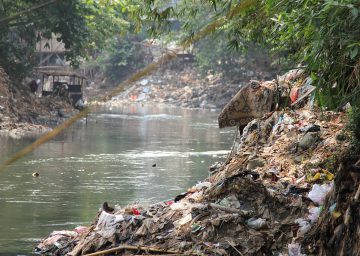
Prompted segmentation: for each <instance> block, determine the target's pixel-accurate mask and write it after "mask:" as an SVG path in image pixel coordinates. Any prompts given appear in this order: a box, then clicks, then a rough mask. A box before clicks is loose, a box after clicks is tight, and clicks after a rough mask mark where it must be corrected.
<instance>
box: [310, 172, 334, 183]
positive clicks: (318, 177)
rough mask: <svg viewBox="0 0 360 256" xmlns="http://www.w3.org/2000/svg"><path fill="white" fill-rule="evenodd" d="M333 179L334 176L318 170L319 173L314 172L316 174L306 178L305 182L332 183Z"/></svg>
mask: <svg viewBox="0 0 360 256" xmlns="http://www.w3.org/2000/svg"><path fill="white" fill-rule="evenodd" d="M333 179H334V174H332V173H331V172H329V171H328V170H320V171H318V172H316V174H315V175H314V176H312V177H308V178H307V181H308V182H315V181H318V180H328V181H332V180H333Z"/></svg>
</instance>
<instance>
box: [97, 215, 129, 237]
mask: <svg viewBox="0 0 360 256" xmlns="http://www.w3.org/2000/svg"><path fill="white" fill-rule="evenodd" d="M123 220H124V217H123V215H114V214H110V213H107V212H104V211H102V212H101V214H100V216H99V220H98V222H97V225H96V227H95V231H96V232H97V233H98V234H99V235H101V236H102V237H105V238H110V237H111V236H113V235H114V234H115V232H116V227H117V223H119V222H121V221H123Z"/></svg>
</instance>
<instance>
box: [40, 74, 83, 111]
mask: <svg viewBox="0 0 360 256" xmlns="http://www.w3.org/2000/svg"><path fill="white" fill-rule="evenodd" d="M39 72H40V74H41V85H42V89H41V95H42V96H49V95H52V96H60V97H64V98H67V99H69V100H70V102H71V104H72V105H73V106H75V107H78V104H79V102H80V101H82V102H83V92H82V89H83V86H85V83H86V77H85V76H83V75H81V74H78V73H76V72H74V71H65V70H41V71H39Z"/></svg>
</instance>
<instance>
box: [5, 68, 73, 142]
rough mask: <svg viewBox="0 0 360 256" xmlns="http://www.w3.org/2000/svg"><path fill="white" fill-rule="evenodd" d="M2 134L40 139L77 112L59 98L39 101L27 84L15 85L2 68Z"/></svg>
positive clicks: (40, 99) (47, 98)
mask: <svg viewBox="0 0 360 256" xmlns="http://www.w3.org/2000/svg"><path fill="white" fill-rule="evenodd" d="M0 95H1V97H0V135H2V136H10V137H12V138H21V137H24V136H39V135H41V134H43V133H46V132H48V131H50V130H51V127H54V126H56V125H58V124H60V123H62V122H63V121H64V120H65V118H66V117H69V116H70V115H71V113H72V112H74V109H73V107H72V106H71V104H70V103H68V102H67V101H65V100H64V99H61V98H58V97H51V98H50V97H41V98H39V97H38V96H37V95H35V94H34V93H31V92H30V89H29V88H28V87H26V86H25V85H24V87H22V88H17V87H15V86H12V84H11V81H10V80H9V78H8V76H7V74H6V73H5V72H4V71H3V69H1V68H0Z"/></svg>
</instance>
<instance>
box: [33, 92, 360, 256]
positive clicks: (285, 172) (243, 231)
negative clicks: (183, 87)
mask: <svg viewBox="0 0 360 256" xmlns="http://www.w3.org/2000/svg"><path fill="white" fill-rule="evenodd" d="M299 97H301V95H300V96H299ZM295 98H296V97H295ZM296 100H297V99H294V102H296ZM313 109H314V107H313V106H308V105H305V106H304V107H302V108H297V109H292V110H290V109H288V110H286V111H274V112H271V113H268V114H266V115H265V116H264V117H261V118H257V119H254V120H253V121H251V122H250V123H248V124H247V125H246V127H245V128H244V130H243V133H242V135H241V137H240V138H239V140H238V141H237V143H236V144H235V145H234V147H233V153H232V154H231V156H230V157H229V159H228V160H227V161H226V163H216V164H214V166H211V167H210V169H209V172H210V175H209V178H207V179H206V180H204V181H203V182H201V183H199V184H196V185H195V186H193V187H192V188H190V189H188V191H186V192H184V193H183V194H181V195H178V196H177V197H176V198H174V199H173V200H170V201H165V202H159V203H157V204H154V205H151V206H147V207H145V206H142V205H140V204H136V205H128V206H123V207H120V206H118V205H115V206H114V207H110V206H109V205H108V204H107V203H104V204H103V206H102V207H101V209H100V210H99V212H98V214H97V217H96V218H95V220H94V222H93V223H92V224H91V225H90V226H88V227H77V228H76V229H75V230H73V231H56V232H54V233H52V234H51V235H50V236H49V237H47V238H45V239H43V240H42V241H41V242H40V244H39V245H38V246H37V252H38V253H39V254H49V255H72V256H75V255H111V254H114V253H118V255H159V254H161V255H170V254H172V255H173V254H175V255H291V256H297V255H302V253H304V252H309V251H310V252H312V253H314V252H318V250H319V249H318V248H319V247H318V245H317V244H316V243H315V240H314V241H311V242H309V241H307V240H306V239H308V234H316V232H315V233H314V229H316V228H318V222H319V221H321V222H324V221H325V220H327V221H334V222H336V223H338V224H336V225H340V224H339V223H345V224H342V225H349V223H350V222H351V221H355V220H352V219H350V220H349V217H346V216H348V215H349V214H350V213H347V212H346V211H350V210H347V208H346V207H345V208H344V206H343V205H344V203H342V206H340V202H337V201H339V199H336V197H335V195H336V193H337V192H334V191H338V190H339V187H338V184H337V183H336V177H338V175H339V174H338V173H343V172H344V171H345V167H344V166H343V165H342V164H341V161H342V159H343V153H344V152H346V150H347V149H348V135H347V133H346V131H345V130H344V128H345V127H344V124H345V123H346V121H347V118H346V114H345V113H335V112H330V111H317V110H313ZM356 179H357V180H356V182H358V177H357V178H356ZM355 184H357V183H355ZM355 188H357V187H355ZM329 193H330V194H331V195H333V196H332V198H333V200H332V201H329V198H328V197H327V195H328V194H329ZM334 193H335V194H334ZM349 193H354V197H355V199H356V198H357V199H356V200H357V201H356V202H358V201H359V194H360V192H356V189H355V192H354V189H352V190H351V191H350V192H349ZM349 207H350V206H349ZM351 207H353V206H351ZM350 209H353V208H350ZM357 224H358V223H357ZM333 225H334V228H335V231H333V230H332V229H330V231H328V232H330V233H331V232H336V233H337V234H338V233H339V232H340V231H339V230H338V229H341V227H342V230H345V227H344V226H341V227H338V226H336V225H335V224H333ZM355 227H356V225H355ZM357 227H359V226H357ZM347 230H348V231H349V232H354V230H355V231H356V228H355V229H354V228H352V229H347ZM341 232H342V231H341ZM331 234H332V233H331ZM334 236H335V237H334V238H333V239H332V240H331V242H332V244H333V245H334V244H336V242H339V241H340V240H339V237H341V236H339V235H334ZM312 237H315V235H312ZM317 238H318V237H317ZM322 239H323V238H322ZM305 245H306V246H305ZM322 255H326V254H322ZM354 255H355V254H354Z"/></svg>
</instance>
